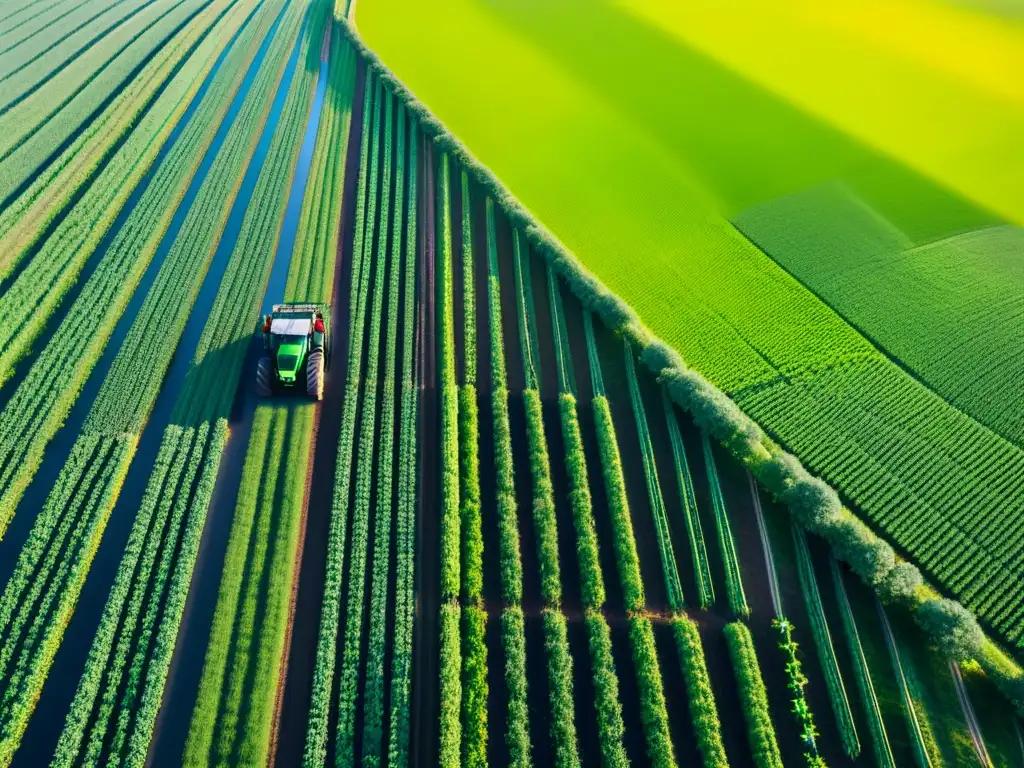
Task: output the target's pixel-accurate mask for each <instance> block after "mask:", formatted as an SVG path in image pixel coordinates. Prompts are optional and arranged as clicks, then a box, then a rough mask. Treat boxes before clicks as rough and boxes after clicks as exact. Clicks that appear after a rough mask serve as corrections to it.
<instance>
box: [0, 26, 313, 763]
mask: <svg viewBox="0 0 1024 768" xmlns="http://www.w3.org/2000/svg"><path fill="white" fill-rule="evenodd" d="M300 22H301V11H300V9H299V8H298V7H296V8H294V9H293V11H292V13H291V14H290V15H289V21H288V22H287V23H285V24H283V26H282V31H281V32H280V34H279V35H276V36H275V39H274V42H273V43H272V45H271V50H272V51H276V52H277V53H278V54H281V53H283V51H284V49H285V47H286V46H288V45H291V44H292V43H293V41H294V40H295V37H296V36H297V33H298V27H299V23H300ZM283 58H284V57H283V56H279V58H278V59H270V60H268V62H267V65H266V66H265V67H264V68H263V71H262V72H261V75H262V77H258V78H257V85H256V86H255V87H254V90H253V92H252V93H251V94H250V96H251V97H252V98H251V99H250V100H249V101H248V102H247V103H249V102H253V103H254V104H253V106H252V108H251V114H250V117H249V119H248V120H245V121H243V122H241V123H239V124H238V126H237V128H238V131H237V132H236V134H238V136H237V138H236V141H234V142H228V143H227V144H226V149H225V151H224V153H223V154H220V155H218V159H220V158H223V161H222V162H220V163H218V162H215V163H214V169H212V170H211V172H210V175H208V177H207V179H206V183H204V185H203V190H202V191H201V194H200V196H199V197H200V198H205V200H206V201H207V202H208V203H212V204H214V205H212V210H211V211H206V212H205V213H206V215H210V214H211V213H214V212H217V213H216V215H218V216H220V217H221V218H222V217H223V215H224V213H223V212H224V211H225V210H226V208H227V205H226V204H225V202H224V201H225V200H230V198H232V197H233V196H234V190H235V189H237V185H238V179H239V178H240V176H241V171H242V169H243V167H244V166H243V163H244V162H246V161H247V159H248V157H249V154H250V152H251V149H252V146H253V145H254V143H255V136H256V135H258V134H259V132H260V131H262V129H263V124H264V119H265V115H266V111H267V110H266V106H265V105H266V104H267V103H268V102H269V99H270V96H271V95H272V92H273V90H274V89H276V87H277V82H278V80H279V78H280V74H281V70H282V69H283V68H282V66H281V64H280V63H278V62H279V61H280V60H281V59H283ZM261 114H262V115H263V117H260V115H261ZM233 130H234V129H233ZM203 191H205V195H204V194H203ZM194 210H196V209H193V211H194ZM190 216H191V212H190ZM219 232H220V220H219V219H217V220H214V221H208V222H199V223H197V226H196V229H195V230H194V236H195V239H193V240H188V239H186V240H185V241H177V242H176V243H175V245H174V246H172V249H171V250H172V256H173V254H175V251H176V250H180V251H183V252H184V253H182V254H181V255H182V257H183V258H181V259H177V258H173V257H171V258H169V259H168V261H167V262H165V265H164V266H165V268H167V267H169V265H174V266H177V267H178V269H180V270H181V272H180V273H179V274H177V275H175V274H168V273H167V271H166V269H165V270H164V271H163V276H164V280H163V281H161V280H159V279H158V281H157V284H156V285H155V286H154V291H156V290H157V289H159V288H161V287H163V288H166V289H168V290H167V294H168V299H169V301H168V302H167V303H168V304H169V305H170V307H169V309H170V310H171V311H173V312H175V313H176V314H177V315H178V317H179V318H180V313H181V312H183V311H184V312H187V311H188V310H189V309H190V308H191V301H188V303H187V305H186V303H185V302H186V299H187V297H183V296H182V295H181V289H182V287H183V286H185V287H187V286H188V283H187V282H185V281H187V280H188V279H189V277H190V275H189V274H188V271H187V270H189V269H196V268H197V265H196V264H195V261H196V260H195V259H194V258H193V259H189V258H188V256H189V255H190V254H195V253H196V252H197V251H199V252H202V251H206V252H207V253H209V252H210V251H211V250H212V248H213V245H214V243H215V241H216V238H217V236H218V235H219ZM179 242H181V243H182V244H181V245H180V246H179ZM206 263H208V259H207V260H206ZM198 267H199V268H200V269H201V271H203V272H204V271H205V265H204V264H202V263H201V264H200V265H198ZM191 279H192V280H193V281H195V282H198V278H197V277H196V276H195V275H194V274H193V275H192V276H191ZM175 291H178V293H175ZM154 295H156V297H157V299H156V301H151V299H154ZM175 295H176V297H177V301H174V300H173V299H174V297H175ZM193 296H194V294H193ZM159 299H160V296H159V295H158V293H157V294H154V293H151V294H150V295H149V296H148V297H147V299H146V301H145V302H144V304H143V308H142V310H141V312H140V315H139V317H138V318H137V319H136V323H135V324H134V325H133V331H134V333H133V332H131V331H130V332H129V338H133V339H135V342H136V346H137V347H138V348H139V349H148V350H150V351H151V352H152V351H154V350H155V348H156V347H158V346H159V343H163V344H165V345H166V344H167V337H168V335H169V333H168V330H167V329H168V327H170V328H171V329H172V331H173V329H174V323H175V322H177V321H176V320H175V319H174V318H173V317H165V316H163V315H162V314H161V312H162V308H161V304H160V301H159ZM180 327H181V326H180V325H179V326H178V329H179V330H178V333H177V334H176V335H172V336H171V338H172V339H176V338H177V337H178V336H180V332H181V331H180ZM145 328H149V329H151V330H150V332H149V334H148V335H147V334H146V333H143V332H141V331H140V329H145ZM150 336H156V337H157V338H156V339H151V338H150ZM173 346H174V344H171V345H170V351H166V350H165V351H164V352H162V353H161V352H159V351H157V354H158V355H159V358H158V359H156V360H152V359H151V360H150V361H148V362H147V361H140V363H141V364H143V365H146V366H147V367H146V369H145V371H144V372H143V371H138V370H136V369H133V368H132V367H130V366H127V365H122V366H119V367H118V366H115V369H114V371H112V373H111V375H110V377H108V378H107V379H106V381H105V382H104V384H103V386H102V387H101V390H100V394H99V396H98V397H97V400H96V403H94V406H93V410H92V411H91V413H90V415H89V418H88V420H87V422H86V428H85V430H84V432H83V434H82V435H81V436H80V437H79V439H78V441H77V442H76V445H75V447H74V448H73V449H72V456H71V458H70V459H69V461H68V463H67V464H66V465H65V467H64V468H63V469H62V471H61V475H60V479H59V480H58V486H57V488H55V489H54V491H53V492H51V494H50V496H49V497H48V498H47V501H46V503H45V505H44V510H43V512H42V513H41V514H40V515H39V517H38V518H37V522H36V524H35V525H34V526H33V529H32V531H31V533H30V535H29V540H28V543H27V544H26V546H25V547H24V548H23V550H22V553H21V555H20V556H19V564H18V566H17V569H16V573H15V576H14V577H12V579H11V581H10V582H9V583H8V585H7V587H6V589H5V592H4V596H3V598H0V601H2V602H3V603H6V604H9V605H12V606H13V605H18V606H19V608H18V610H19V611H20V612H22V613H33V612H34V613H35V615H36V621H37V622H42V624H41V625H40V626H41V629H40V632H39V633H38V634H39V635H40V637H39V642H38V643H36V642H34V641H33V642H31V643H29V642H26V643H24V644H22V646H21V647H20V648H19V662H18V663H19V665H21V666H28V665H33V666H34V667H35V672H34V675H33V677H32V679H31V684H30V685H27V686H25V687H22V688H19V689H17V696H14V695H13V693H12V696H11V697H9V698H10V699H11V702H10V706H9V707H5V708H4V709H5V713H4V714H0V717H5V718H6V717H8V716H16V715H17V714H18V712H23V713H25V716H26V717H27V713H28V712H30V711H31V708H32V706H33V705H34V702H35V699H36V697H37V696H38V691H39V687H40V686H41V685H42V683H43V681H44V680H45V678H46V675H47V674H48V672H49V666H50V664H51V663H52V660H53V652H54V651H55V650H56V648H57V647H58V646H59V645H60V642H61V639H62V636H63V630H64V627H65V626H66V622H67V617H68V616H70V614H71V613H72V612H73V610H74V608H75V605H76V603H77V599H78V595H79V593H80V591H81V588H82V583H83V582H84V579H85V576H86V574H87V573H88V570H89V567H90V565H91V562H92V558H93V557H94V555H95V552H96V548H97V546H98V544H99V541H100V538H101V537H102V534H103V531H104V528H105V526H106V521H107V518H108V516H109V514H110V511H111V508H112V506H113V503H114V501H115V500H116V498H117V496H118V494H119V492H120V486H121V482H122V480H123V477H124V473H125V472H126V471H127V466H128V464H129V463H130V461H131V459H132V457H133V455H134V452H135V447H136V440H137V438H136V437H135V433H133V432H132V431H129V430H130V429H131V426H132V424H131V423H127V424H117V423H111V422H110V421H108V420H107V419H106V418H104V414H105V413H108V412H109V411H110V410H111V406H112V403H114V402H115V401H118V400H126V399H127V397H126V395H127V394H128V392H129V391H130V390H131V393H132V394H137V392H135V391H134V390H132V388H133V387H134V388H136V389H143V390H144V391H146V392H147V393H148V394H149V396H148V398H147V399H145V400H142V401H139V399H137V400H136V402H137V407H138V411H137V413H136V414H135V415H134V421H135V426H136V428H138V427H141V424H142V423H144V421H145V419H146V418H147V416H148V414H149V411H150V410H151V408H152V406H153V402H154V400H155V396H156V392H157V389H158V387H159V381H160V380H162V378H163V375H164V373H165V371H166V369H167V365H168V363H169V358H170V354H171V351H173ZM129 357H130V355H129ZM143 374H148V376H149V377H150V378H149V379H148V381H147V380H146V379H145V378H143V379H140V375H143ZM154 380H155V381H154ZM146 383H148V386H145V387H140V384H146ZM97 427H98V428H97ZM104 427H106V428H108V429H110V430H111V432H112V433H113V435H116V437H101V436H102V435H104V434H108V433H105V432H104V431H103V428H104ZM215 434H216V431H215ZM97 439H99V440H100V441H101V444H113V446H114V450H113V454H115V461H113V462H111V461H109V459H108V456H107V455H106V453H104V452H102V451H101V452H100V453H98V454H95V441H96V440H97ZM108 453H109V452H108ZM219 456H220V453H219V450H218V451H217V452H216V455H215V456H212V455H211V458H210V459H209V460H208V461H205V463H204V469H203V472H202V475H201V476H200V480H198V481H196V482H197V483H198V484H199V487H203V486H202V484H203V482H204V480H203V479H202V478H205V477H208V476H209V473H210V472H211V471H212V472H213V473H215V472H216V463H217V462H219ZM83 459H84V460H83ZM100 467H103V468H104V469H103V474H102V476H101V477H100V482H99V483H97V484H95V485H93V484H92V481H91V480H89V478H90V477H91V476H94V475H96V473H97V470H98V469H99V468H100ZM83 479H84V480H85V483H84V485H82V484H81V483H82V480H83ZM209 484H210V487H211V488H212V478H210V479H209ZM67 486H70V487H76V486H77V487H78V488H79V493H81V492H82V491H84V490H86V489H88V496H87V497H86V498H88V499H89V502H88V503H85V504H83V503H81V502H79V501H78V500H76V499H74V498H70V499H69V498H68V494H67V493H66V492H64V491H63V490H62V489H63V488H65V487H67ZM197 498H200V499H201V494H197ZM196 508H197V507H193V509H192V511H190V512H189V515H188V521H189V522H188V525H187V526H186V531H185V534H183V535H184V537H185V540H188V539H189V535H190V532H191V533H192V535H193V537H194V543H195V545H196V546H198V539H197V537H198V532H199V531H201V529H202V519H203V517H204V515H205V507H202V510H203V513H202V514H195V513H194V511H195V509H196ZM182 514H184V512H183V513H182ZM197 520H198V522H196V521H197ZM197 526H198V527H197ZM68 533H70V535H67V534H68ZM183 551H186V550H184V549H183ZM58 552H59V553H60V554H61V565H60V566H59V568H57V569H56V572H55V573H54V576H53V578H52V579H47V578H46V574H48V573H50V572H51V571H52V570H53V569H52V568H51V566H50V563H51V562H52V561H53V559H54V557H55V556H56V554H57V553H58ZM192 557H194V554H193V555H192ZM188 561H189V557H188V556H186V557H185V558H184V560H183V562H186V563H187V562H188ZM186 572H187V573H186ZM190 572H191V566H190V565H189V566H187V567H183V568H180V569H177V568H176V570H175V579H177V578H178V574H179V573H180V574H182V577H181V578H183V579H184V581H183V583H182V582H179V581H175V582H174V584H173V585H172V587H171V590H170V591H169V593H168V595H169V597H168V602H167V605H170V606H177V607H179V608H180V606H178V604H177V603H175V602H174V599H176V598H178V597H180V600H181V603H182V604H183V600H184V593H183V592H182V590H184V591H185V592H187V587H188V578H189V576H190ZM32 578H34V579H35V583H36V584H38V585H40V586H41V585H42V584H44V583H45V584H46V585H47V587H46V588H47V594H46V595H44V596H43V597H42V600H43V602H42V605H44V606H46V607H45V608H42V609H38V610H36V611H33V608H34V602H35V601H34V600H32V601H26V600H25V599H24V597H25V595H24V592H25V590H26V586H27V583H28V582H27V580H28V579H32ZM50 605H53V611H54V615H53V616H51V615H50V607H49V606H50ZM164 610H166V608H165V609H164ZM167 626H176V624H175V622H174V621H170V622H169V623H168V625H167ZM33 640H34V638H33ZM168 642H170V643H172V644H173V636H172V637H171V638H170V640H169V641H168ZM12 647H13V646H12ZM169 653H170V651H169V650H167V654H168V657H167V661H168V663H169ZM158 669H159V666H156V667H154V671H155V670H158ZM165 673H166V670H164V674H165ZM155 674H157V677H158V676H159V673H156V672H155ZM162 685H163V681H162V680H159V679H158V680H157V688H156V693H155V694H154V693H151V691H153V688H152V687H149V686H147V688H146V693H147V694H148V695H150V696H153V695H155V696H156V703H153V702H152V701H149V702H147V700H145V699H144V700H143V701H141V702H140V703H139V712H141V713H143V714H144V715H145V717H144V718H142V719H139V718H138V715H136V730H135V732H134V733H133V737H132V738H133V743H135V742H134V739H135V734H142V736H140V738H144V739H148V737H147V736H146V735H145V731H146V727H147V721H146V719H145V718H148V717H149V716H150V715H152V716H153V717H155V706H156V704H157V703H158V702H159V691H160V690H162ZM14 690H15V689H14V688H12V689H11V691H12V692H13V691H14ZM23 727H24V722H23V721H16V722H15V727H14V728H12V730H11V732H10V736H9V743H10V744H11V750H12V751H13V748H14V747H16V746H17V741H18V740H19V739H20V736H21V729H23ZM148 727H151V723H150V724H149V726H148ZM7 740H8V739H7V738H5V741H7ZM147 743H148V741H147ZM130 748H131V749H136V747H133V746H131V745H130ZM143 757H144V750H143Z"/></svg>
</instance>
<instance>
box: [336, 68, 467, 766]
mask: <svg viewBox="0 0 1024 768" xmlns="http://www.w3.org/2000/svg"><path fill="white" fill-rule="evenodd" d="M378 88H380V86H379V84H378ZM378 95H379V96H380V97H381V99H379V100H378V102H377V104H376V105H375V106H374V122H375V123H380V122H381V121H379V117H380V103H381V101H383V106H384V119H383V121H382V124H383V136H382V138H380V141H381V142H382V144H383V148H384V151H383V159H382V161H381V168H380V171H379V176H380V190H379V194H380V209H379V210H380V214H379V224H380V232H381V233H385V234H386V233H387V231H388V226H389V223H390V216H391V209H390V206H389V205H388V201H390V200H391V195H390V191H391V173H392V163H393V146H392V140H391V137H392V122H393V120H392V118H393V105H394V99H393V98H392V97H391V94H390V93H389V92H388V91H387V90H386V89H385V90H382V91H381V92H380V93H379V94H378ZM371 174H372V171H371ZM372 181H374V180H373V179H371V184H372ZM377 194H378V191H377V188H376V187H375V186H371V197H370V200H371V201H372V200H374V199H375V197H376V195H377ZM373 221H374V217H372V216H371V217H370V218H369V219H368V224H370V223H372V222H373ZM369 231H371V232H372V230H369ZM374 245H376V248H375V249H374V248H373V246H374ZM391 257H392V254H391V253H390V251H389V249H388V246H387V237H383V236H382V237H379V238H377V242H376V244H374V243H373V239H372V238H370V237H368V238H366V240H365V242H364V259H363V265H362V271H363V275H362V276H361V279H362V277H368V274H367V273H369V272H370V271H371V270H372V271H373V289H372V291H371V296H372V300H373V307H372V309H371V310H370V314H369V320H370V329H369V334H368V336H367V350H368V354H367V355H366V373H365V378H364V385H363V401H362V414H361V416H360V420H359V421H360V432H359V445H358V452H357V459H356V462H357V463H356V486H355V505H354V507H353V509H352V529H351V530H352V539H351V541H350V542H349V580H348V604H347V608H346V611H345V639H344V644H343V652H342V658H341V677H340V680H339V686H338V707H337V712H338V733H337V756H338V758H337V759H338V761H339V762H341V763H352V762H354V761H355V760H356V755H355V720H356V712H357V704H358V699H359V672H360V668H361V638H362V632H363V618H364V614H365V610H364V603H365V600H366V557H367V547H368V544H369V523H370V503H371V501H372V492H373V481H374V471H373V469H374V467H373V453H374V445H376V443H377V416H378V413H379V411H380V407H379V404H378V401H377V377H378V375H379V371H380V338H381V322H382V319H383V315H384V312H383V307H384V296H385V294H386V292H387V291H386V285H387V283H386V277H387V274H388V271H389V270H390V269H394V267H393V265H392V258H391ZM392 375H393V374H392ZM339 466H340V464H339ZM455 627H456V630H455V631H456V638H457V637H458V620H457V618H456V621H455ZM443 638H444V635H442V639H443ZM456 652H457V649H456ZM457 679H458V672H457V671H456V680H457ZM456 717H457V716H456Z"/></svg>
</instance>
